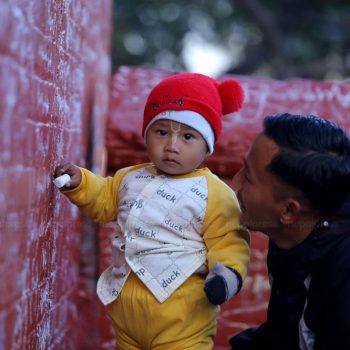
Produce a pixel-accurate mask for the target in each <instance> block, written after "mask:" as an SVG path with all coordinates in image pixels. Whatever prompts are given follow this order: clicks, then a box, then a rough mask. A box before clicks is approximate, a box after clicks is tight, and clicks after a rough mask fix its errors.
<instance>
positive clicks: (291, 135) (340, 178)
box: [230, 114, 350, 350]
mask: <svg viewBox="0 0 350 350" xmlns="http://www.w3.org/2000/svg"><path fill="white" fill-rule="evenodd" d="M234 180H235V185H236V190H237V193H238V198H239V201H240V204H241V209H242V213H241V223H242V224H243V225H245V226H246V227H248V228H250V229H251V230H256V231H261V232H263V233H265V234H266V235H267V236H268V237H269V253H268V257H267V265H268V271H269V276H270V281H271V295H270V301H269V306H268V314H267V321H266V322H265V323H264V324H262V325H261V326H260V327H258V328H252V329H248V330H246V331H243V332H242V333H240V334H238V335H236V336H234V337H233V338H232V339H231V340H230V344H231V346H232V350H258V349H259V350H297V349H301V350H321V349H322V350H323V349H324V350H343V349H344V350H345V349H346V350H349V349H350V215H349V214H350V199H349V198H348V197H349V192H350V140H349V138H348V137H347V135H346V134H345V132H344V130H342V129H341V128H340V127H339V126H337V125H336V124H334V123H331V122H329V121H326V120H323V119H321V118H318V117H315V116H309V115H308V116H298V115H290V114H283V115H277V116H268V117H267V118H265V120H264V129H263V132H262V133H261V134H259V135H258V136H257V138H256V139H255V141H254V143H253V145H252V147H251V149H250V151H249V153H248V155H247V157H246V159H245V161H244V167H243V169H242V170H241V171H240V172H239V173H238V174H237V175H236V176H235V179H234Z"/></svg>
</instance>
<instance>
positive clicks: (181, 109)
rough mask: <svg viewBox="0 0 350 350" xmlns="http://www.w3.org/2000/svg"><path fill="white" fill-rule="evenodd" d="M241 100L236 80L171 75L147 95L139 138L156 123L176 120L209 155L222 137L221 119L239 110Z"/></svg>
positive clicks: (241, 103) (241, 94) (239, 87)
mask: <svg viewBox="0 0 350 350" xmlns="http://www.w3.org/2000/svg"><path fill="white" fill-rule="evenodd" d="M243 100H244V91H243V88H242V86H241V85H240V84H239V82H238V81H236V80H225V81H223V82H218V81H216V80H215V79H213V78H211V77H208V76H206V75H203V74H198V73H182V74H176V75H173V76H170V77H168V78H166V79H164V80H163V81H161V82H160V83H159V84H158V85H156V86H155V87H154V88H153V89H152V91H151V92H150V94H149V96H148V99H147V102H146V105H145V109H144V119H143V127H142V135H143V136H145V135H146V133H147V130H148V128H149V127H150V126H151V125H152V124H153V123H154V122H155V121H157V120H160V119H168V120H173V121H177V122H179V123H183V124H186V125H188V126H190V127H192V128H193V129H195V130H196V131H198V132H199V133H200V134H201V135H202V136H203V137H204V139H205V140H206V142H207V144H208V147H209V151H210V153H212V152H213V150H214V144H215V143H216V142H217V140H218V139H219V137H220V134H221V130H222V119H221V118H222V116H223V115H226V114H229V113H233V112H237V111H238V110H240V109H241V108H242V105H243Z"/></svg>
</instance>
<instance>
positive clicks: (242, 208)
mask: <svg viewBox="0 0 350 350" xmlns="http://www.w3.org/2000/svg"><path fill="white" fill-rule="evenodd" d="M237 199H238V202H239V206H240V207H241V210H242V211H245V206H244V204H243V200H242V195H241V192H240V191H238V192H237Z"/></svg>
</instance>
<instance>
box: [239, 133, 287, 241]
mask: <svg viewBox="0 0 350 350" xmlns="http://www.w3.org/2000/svg"><path fill="white" fill-rule="evenodd" d="M278 150H279V147H278V146H277V144H276V143H275V142H274V141H273V140H272V139H270V138H268V137H267V136H265V135H264V134H260V135H258V137H257V138H256V139H255V141H254V143H253V145H252V147H251V149H250V151H249V152H248V155H247V157H246V158H245V160H244V166H243V168H242V169H241V170H240V171H239V172H238V173H237V174H236V175H235V177H234V189H235V190H236V191H237V196H238V200H239V202H240V205H241V210H242V213H241V224H242V225H244V226H246V227H247V228H249V229H251V230H256V231H261V232H264V233H266V234H268V235H269V236H271V235H273V233H274V232H275V230H276V229H278V227H279V226H280V213H281V210H282V209H281V208H282V207H281V205H282V203H281V202H280V201H279V200H278V198H279V195H278V192H279V190H280V189H283V183H282V181H280V180H279V179H278V178H277V177H276V176H274V175H273V174H271V173H270V172H269V171H268V170H267V169H266V167H267V166H268V165H269V164H270V162H271V160H272V159H273V158H274V156H275V155H276V154H277V153H278Z"/></svg>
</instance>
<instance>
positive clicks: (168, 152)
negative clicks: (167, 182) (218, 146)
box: [146, 119, 209, 175]
mask: <svg viewBox="0 0 350 350" xmlns="http://www.w3.org/2000/svg"><path fill="white" fill-rule="evenodd" d="M146 146H147V153H148V156H149V158H150V161H151V162H152V163H153V164H154V165H155V166H156V167H157V169H158V170H160V171H161V172H163V173H166V174H169V175H180V174H186V173H189V172H191V171H193V170H194V169H196V168H197V167H198V166H199V165H200V164H201V163H202V162H203V160H204V159H205V158H206V157H207V155H209V153H208V147H207V143H206V142H205V140H204V138H203V137H202V135H201V134H200V133H199V132H197V131H196V130H194V129H193V128H191V127H190V126H187V125H185V124H181V123H178V122H174V121H171V120H166V119H162V120H158V121H156V122H155V123H154V124H152V125H151V127H150V128H149V129H148V130H147V134H146Z"/></svg>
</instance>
